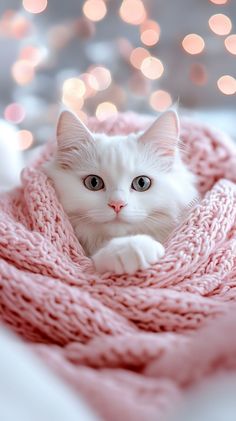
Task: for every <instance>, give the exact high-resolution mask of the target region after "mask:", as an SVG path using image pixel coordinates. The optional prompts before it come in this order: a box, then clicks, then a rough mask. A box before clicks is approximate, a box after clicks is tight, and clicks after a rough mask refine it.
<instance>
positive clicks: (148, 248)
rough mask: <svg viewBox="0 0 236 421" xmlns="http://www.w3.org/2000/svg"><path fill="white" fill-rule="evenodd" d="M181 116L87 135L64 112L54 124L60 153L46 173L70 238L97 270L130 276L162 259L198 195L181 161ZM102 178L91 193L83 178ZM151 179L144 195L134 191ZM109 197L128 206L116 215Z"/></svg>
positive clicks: (77, 122) (191, 176)
mask: <svg viewBox="0 0 236 421" xmlns="http://www.w3.org/2000/svg"><path fill="white" fill-rule="evenodd" d="M178 130H179V129H178V118H177V115H176V113H175V112H174V111H168V112H167V113H165V114H163V115H162V116H161V117H160V118H159V119H158V120H156V122H155V123H154V124H153V125H152V126H151V128H149V129H148V130H147V131H146V132H145V133H138V134H134V133H133V134H130V135H128V136H123V135H122V136H107V135H105V134H91V133H90V132H89V131H88V129H87V128H85V127H84V126H83V125H82V124H81V122H79V121H78V120H76V117H75V116H73V115H72V114H71V113H69V112H68V111H65V112H63V113H62V114H61V117H60V119H59V123H58V130H57V137H58V151H57V154H56V156H55V158H54V160H53V161H52V162H51V163H50V164H49V165H48V166H47V168H46V172H47V174H48V175H49V176H50V177H51V178H52V180H53V182H54V185H55V188H56V191H57V194H58V197H59V200H60V201H61V203H62V205H63V207H64V209H65V211H66V213H67V214H68V216H69V218H70V220H71V223H72V225H73V227H74V230H75V233H76V235H77V237H78V239H79V241H80V242H81V244H82V245H83V247H84V249H85V251H86V252H87V254H88V255H90V256H92V257H93V261H94V264H95V267H96V269H97V270H98V271H100V272H105V271H112V272H115V273H134V272H135V271H136V270H138V269H144V268H146V267H148V266H150V265H151V264H152V263H155V262H156V261H158V260H159V258H160V257H162V256H163V254H164V248H163V246H162V245H161V244H160V243H163V242H164V241H165V239H166V238H167V236H168V234H169V233H170V232H171V231H172V230H173V228H174V227H175V226H176V224H177V223H178V222H179V220H180V219H181V218H182V217H183V216H184V214H185V212H186V208H187V206H188V204H189V203H190V202H191V201H193V200H194V199H195V198H196V196H197V192H196V189H195V186H194V176H193V174H191V173H190V172H189V170H188V169H187V168H186V166H185V165H184V164H183V162H182V161H181V159H180V154H179V151H178V146H177V142H178ZM89 174H93V175H98V176H100V177H102V179H103V181H104V184H105V188H104V189H103V190H99V191H91V190H88V189H87V188H86V187H85V186H84V184H83V179H84V178H85V177H86V176H87V175H89ZM140 175H145V176H148V177H149V178H150V179H151V180H152V185H151V187H150V188H149V189H148V190H147V191H143V192H138V191H135V190H133V189H132V188H131V183H132V180H133V179H134V178H135V177H137V176H140ZM111 200H123V201H124V202H125V203H127V205H126V206H125V207H124V208H122V210H121V211H120V213H119V214H118V216H117V215H116V213H115V212H114V210H113V209H112V208H111V207H109V206H108V203H109V202H110V201H111Z"/></svg>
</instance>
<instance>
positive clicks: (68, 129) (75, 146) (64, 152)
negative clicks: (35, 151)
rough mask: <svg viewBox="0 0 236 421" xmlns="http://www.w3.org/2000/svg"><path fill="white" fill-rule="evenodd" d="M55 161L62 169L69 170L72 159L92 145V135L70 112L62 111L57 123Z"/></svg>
mask: <svg viewBox="0 0 236 421" xmlns="http://www.w3.org/2000/svg"><path fill="white" fill-rule="evenodd" d="M56 135H57V161H58V163H59V164H60V166H61V167H63V168H64V169H66V168H70V167H71V164H72V161H73V157H74V156H75V155H76V154H78V153H79V152H80V151H82V150H84V149H86V147H88V146H89V144H91V143H92V144H93V142H94V139H93V135H92V133H91V132H90V131H89V129H87V127H86V126H85V125H84V124H83V123H82V121H80V120H79V118H77V117H76V116H75V115H74V114H73V113H71V112H70V111H62V113H61V114H60V116H59V119H58V123H57V130H56Z"/></svg>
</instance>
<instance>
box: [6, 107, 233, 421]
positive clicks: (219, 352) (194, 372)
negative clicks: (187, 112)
mask: <svg viewBox="0 0 236 421" xmlns="http://www.w3.org/2000/svg"><path fill="white" fill-rule="evenodd" d="M150 122H151V119H150V117H144V116H138V115H135V114H132V113H127V114H121V115H119V116H118V118H116V119H115V118H111V119H109V120H107V121H105V122H98V121H97V120H95V119H91V120H90V122H89V127H90V128H91V129H92V130H94V131H98V132H99V131H100V132H101V131H103V132H106V133H108V134H118V133H122V134H128V133H130V132H132V131H138V130H141V129H144V128H145V127H147V125H148V124H150ZM181 139H182V141H183V143H184V145H185V152H184V154H183V159H184V160H185V161H186V163H187V165H188V166H189V167H190V168H191V170H192V171H193V172H194V173H195V174H196V176H197V181H198V188H199V192H200V193H201V199H200V201H199V203H197V204H195V205H194V206H193V207H192V208H190V209H189V211H188V212H187V215H186V218H185V220H184V222H183V223H182V224H181V225H180V226H178V227H177V228H176V229H175V230H174V232H173V233H172V234H171V236H170V237H169V238H168V241H167V243H166V244H165V246H166V254H165V256H164V257H163V258H162V259H161V261H160V262H158V263H157V264H155V265H154V266H152V267H150V268H149V269H148V270H145V271H139V272H137V273H136V274H135V275H132V276H128V275H122V276H118V275H116V276H115V275H114V274H111V273H110V274H109V273H106V274H104V275H103V276H101V275H98V274H97V273H95V271H94V269H93V266H92V263H91V260H90V259H89V258H88V257H86V256H85V254H84V251H83V249H82V247H81V245H80V244H79V242H78V240H77V238H76V237H75V235H74V232H73V229H72V227H71V225H70V222H69V220H68V218H67V216H66V215H65V213H64V211H63V209H62V206H61V205H60V203H59V202H58V199H57V197H56V194H55V191H54V188H53V185H52V183H51V181H50V180H49V179H47V177H46V176H45V175H44V173H43V171H42V170H41V168H40V167H41V164H42V163H43V162H45V160H47V159H49V158H50V156H51V154H52V153H53V149H54V147H55V146H54V144H53V143H52V144H49V145H48V146H47V147H46V148H45V150H44V151H43V153H42V154H41V156H40V157H39V159H38V161H37V162H36V163H35V164H34V165H33V166H32V167H31V168H26V169H25V170H24V172H23V174H22V185H21V187H19V188H17V189H14V190H12V191H10V192H8V193H2V194H1V195H0V317H1V320H2V322H4V323H5V324H7V325H8V326H9V327H10V328H11V329H13V330H14V331H15V332H16V333H18V334H19V335H20V336H21V337H22V338H23V340H24V341H25V342H26V343H27V346H29V347H31V348H32V349H33V350H34V352H36V353H37V354H38V355H39V356H40V358H42V359H43V360H44V361H45V362H46V363H47V364H48V365H49V366H50V368H51V369H52V370H54V371H55V372H56V373H58V374H59V375H60V376H61V377H62V378H63V379H64V380H65V381H66V382H67V383H69V384H70V385H71V386H72V387H73V388H74V389H75V390H76V391H77V392H78V393H80V394H81V395H82V396H83V397H84V398H85V400H86V401H87V402H88V403H89V404H90V405H91V406H92V408H93V409H94V410H95V411H96V412H97V413H98V414H99V415H100V416H101V418H102V419H104V420H107V421H120V420H121V419H124V420H129V421H134V420H135V421H143V420H145V421H146V420H149V421H152V420H157V419H158V420H162V419H163V420H165V419H167V417H168V415H169V414H171V412H172V411H174V410H175V408H176V405H177V403H179V402H180V400H181V399H184V396H185V391H186V389H187V388H188V387H189V386H191V387H192V386H193V385H194V384H196V382H199V381H201V379H202V380H203V379H204V378H205V377H206V376H210V375H211V376H212V375H213V374H215V373H216V371H217V370H218V369H219V370H227V369H229V368H230V369H231V370H232V369H235V370H236V336H235V333H234V332H235V325H236V308H235V305H234V302H235V300H236V184H235V183H236V147H235V145H234V144H233V142H232V141H231V140H230V139H228V137H227V136H226V135H225V134H222V133H219V132H216V131H215V130H213V129H210V128H208V127H207V126H203V125H201V124H199V123H197V122H193V121H191V120H186V119H184V120H182V122H181ZM232 320H233V322H232Z"/></svg>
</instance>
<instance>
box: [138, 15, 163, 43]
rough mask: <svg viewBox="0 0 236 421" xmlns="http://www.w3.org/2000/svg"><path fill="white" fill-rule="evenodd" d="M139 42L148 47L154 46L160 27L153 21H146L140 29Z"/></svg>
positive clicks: (158, 36)
mask: <svg viewBox="0 0 236 421" xmlns="http://www.w3.org/2000/svg"><path fill="white" fill-rule="evenodd" d="M140 33H141V36H140V38H141V41H142V43H143V44H145V45H148V46H149V47H151V46H153V45H155V44H156V43H157V42H158V41H159V38H160V33H161V30H160V26H159V25H158V23H157V22H155V21H154V20H146V21H145V22H144V23H143V24H142V25H141V27H140Z"/></svg>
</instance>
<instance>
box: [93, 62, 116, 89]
mask: <svg viewBox="0 0 236 421" xmlns="http://www.w3.org/2000/svg"><path fill="white" fill-rule="evenodd" d="M90 74H91V75H92V76H94V79H95V80H96V83H95V84H94V86H93V87H94V89H96V90H97V91H103V90H104V89H107V88H108V87H109V86H110V84H111V73H110V71H109V70H108V69H106V67H102V66H97V67H94V68H93V69H92V70H91V71H90ZM91 83H92V84H93V79H92V80H91Z"/></svg>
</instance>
